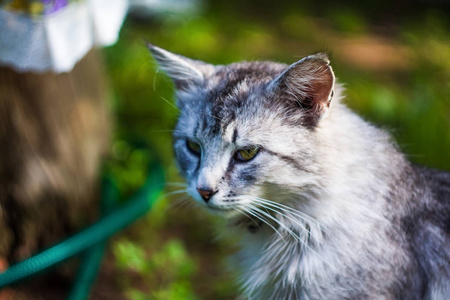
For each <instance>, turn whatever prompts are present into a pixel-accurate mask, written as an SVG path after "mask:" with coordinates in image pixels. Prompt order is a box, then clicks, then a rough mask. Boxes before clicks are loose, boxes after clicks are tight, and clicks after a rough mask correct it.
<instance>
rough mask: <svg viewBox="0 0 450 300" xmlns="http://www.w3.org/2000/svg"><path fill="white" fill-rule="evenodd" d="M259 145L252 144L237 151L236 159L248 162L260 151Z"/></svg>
mask: <svg viewBox="0 0 450 300" xmlns="http://www.w3.org/2000/svg"><path fill="white" fill-rule="evenodd" d="M259 149H260V147H259V146H250V147H246V148H243V149H241V150H238V151H236V154H235V159H236V160H238V161H242V162H246V161H250V160H252V159H253V158H254V157H255V156H256V155H257V154H258V152H259Z"/></svg>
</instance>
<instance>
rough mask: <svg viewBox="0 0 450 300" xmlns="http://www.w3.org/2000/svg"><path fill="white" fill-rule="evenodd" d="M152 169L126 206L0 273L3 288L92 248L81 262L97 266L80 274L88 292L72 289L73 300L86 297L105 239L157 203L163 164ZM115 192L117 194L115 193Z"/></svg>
mask: <svg viewBox="0 0 450 300" xmlns="http://www.w3.org/2000/svg"><path fill="white" fill-rule="evenodd" d="M148 170H149V171H148V177H147V180H146V182H145V184H144V185H143V186H142V188H141V189H139V190H138V191H137V192H136V193H135V194H134V195H133V196H131V197H130V199H129V200H127V201H126V203H125V204H124V205H122V206H120V207H119V208H117V209H115V210H114V211H113V212H111V213H108V214H106V215H105V216H104V217H102V219H100V220H99V221H98V222H96V223H95V224H93V225H91V226H90V227H88V228H86V229H84V230H83V231H81V232H79V233H77V234H75V235H74V236H72V237H70V238H68V239H66V240H64V241H62V242H60V243H59V244H57V245H55V246H53V247H51V248H49V249H47V250H44V251H43V252H41V253H39V254H37V255H35V256H33V257H31V258H28V259H26V260H24V261H22V262H19V263H17V264H16V265H13V266H11V267H10V268H9V269H7V270H6V271H5V272H4V273H1V274H0V289H2V288H3V287H6V286H9V285H12V284H14V283H16V282H18V281H21V280H23V279H26V278H28V277H30V276H33V275H35V274H36V273H40V272H42V271H44V270H45V269H47V268H50V267H53V266H55V265H57V264H59V263H61V262H63V261H65V260H67V259H69V258H71V257H73V256H74V255H77V254H80V253H81V252H83V251H85V250H88V249H90V250H92V249H94V250H95V251H93V252H90V251H88V252H86V253H85V254H86V255H87V257H85V259H84V260H83V261H84V262H85V263H82V264H81V268H83V265H84V266H85V267H88V264H89V265H90V266H91V267H93V268H92V270H91V271H87V272H84V271H83V272H81V274H79V275H81V278H79V280H80V281H79V283H78V285H79V286H80V287H83V288H84V289H85V291H84V292H83V291H81V290H76V291H75V290H72V293H71V295H70V296H69V299H71V300H75V299H77V300H78V299H86V297H87V294H86V293H88V292H89V287H87V288H86V284H85V283H86V280H87V281H89V280H90V279H94V278H95V274H96V272H97V268H98V266H95V265H93V264H92V262H96V263H97V264H98V263H99V260H100V259H101V256H102V253H103V250H102V249H101V242H102V241H104V240H105V239H106V238H108V237H109V236H111V235H112V234H114V233H116V232H117V231H119V230H121V229H123V228H124V227H126V226H128V225H130V224H131V223H132V222H133V221H135V220H136V219H137V218H139V217H141V216H142V215H144V214H145V213H146V212H147V211H148V210H149V209H150V208H151V206H152V204H153V202H154V201H155V200H156V199H157V198H158V196H159V195H160V193H161V191H162V188H163V182H164V179H163V171H162V168H161V166H160V165H159V163H157V162H156V161H152V162H151V163H150V165H149V168H148ZM104 184H106V185H107V186H106V187H105V186H104V187H103V193H106V195H104V197H117V196H116V195H117V192H112V191H113V189H114V188H115V185H114V184H112V182H111V181H108V180H107V181H106V182H104ZM114 193H116V194H115V195H114ZM99 243H100V244H99ZM96 246H98V248H97V249H96V248H95V247H96ZM92 247H94V248H92ZM90 255H91V256H90ZM92 275H93V276H92ZM92 277H94V278H92ZM91 281H92V280H91ZM83 282H84V284H83ZM75 286H77V282H75ZM86 289H87V291H86ZM84 294H86V295H84ZM83 295H84V296H83ZM83 297H84V298H83Z"/></svg>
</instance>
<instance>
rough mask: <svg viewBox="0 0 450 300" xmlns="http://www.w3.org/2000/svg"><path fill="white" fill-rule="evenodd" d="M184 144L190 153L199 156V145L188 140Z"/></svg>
mask: <svg viewBox="0 0 450 300" xmlns="http://www.w3.org/2000/svg"><path fill="white" fill-rule="evenodd" d="M186 144H187V147H188V149H189V150H190V151H191V152H192V153H194V154H195V155H199V154H200V152H201V148H200V145H199V144H197V143H196V142H193V141H189V140H188V141H187V142H186Z"/></svg>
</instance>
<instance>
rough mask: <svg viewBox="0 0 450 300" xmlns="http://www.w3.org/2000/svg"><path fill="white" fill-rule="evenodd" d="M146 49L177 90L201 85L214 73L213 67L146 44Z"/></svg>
mask: <svg viewBox="0 0 450 300" xmlns="http://www.w3.org/2000/svg"><path fill="white" fill-rule="evenodd" d="M147 47H148V49H149V50H150V52H151V53H152V54H153V57H154V58H155V59H156V60H157V61H158V63H159V65H160V67H161V69H162V70H164V71H165V72H166V73H167V75H169V77H170V78H171V79H172V80H173V82H174V83H175V86H176V88H177V89H179V90H182V89H184V88H186V87H187V86H189V85H191V84H201V83H203V82H204V80H205V78H206V77H207V76H208V75H209V74H211V73H213V72H214V66H213V65H210V64H207V63H204V62H201V61H197V60H192V59H189V58H187V57H184V56H181V55H178V54H175V53H172V52H169V51H167V50H164V49H162V48H159V47H157V46H154V45H152V44H150V43H148V42H147Z"/></svg>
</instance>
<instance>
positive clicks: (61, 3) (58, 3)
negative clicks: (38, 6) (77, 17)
mask: <svg viewBox="0 0 450 300" xmlns="http://www.w3.org/2000/svg"><path fill="white" fill-rule="evenodd" d="M41 2H42V3H43V4H44V6H45V9H44V14H46V15H49V14H52V13H54V12H57V11H58V10H60V9H61V8H63V7H65V6H67V4H68V3H69V1H68V0H41Z"/></svg>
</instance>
